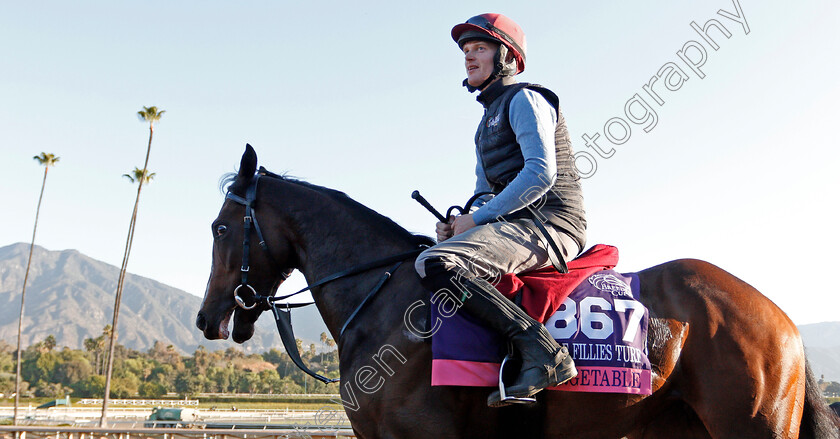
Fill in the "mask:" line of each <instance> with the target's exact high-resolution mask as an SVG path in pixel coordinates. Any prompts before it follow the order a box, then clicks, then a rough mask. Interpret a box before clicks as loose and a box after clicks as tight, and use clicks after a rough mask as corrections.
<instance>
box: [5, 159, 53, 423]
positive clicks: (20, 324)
mask: <svg viewBox="0 0 840 439" xmlns="http://www.w3.org/2000/svg"><path fill="white" fill-rule="evenodd" d="M32 159H33V160H37V161H38V163H40V164H42V165H44V180H43V181H42V182H41V195H40V196H39V197H38V208H37V209H36V210H35V227H34V228H33V229H32V244H30V245H29V261H27V262H26V274H24V275H23V291H22V292H21V293H20V318H18V333H17V370H16V372H15V414H14V419H13V420H12V424H13V425H17V415H18V404H20V335H21V330H22V329H23V305H24V299H25V298H26V281H27V280H28V279H29V266H30V265H31V264H32V250H33V249H34V248H35V232H36V231H37V230H38V216H39V215H40V214H41V200H43V199H44V186H46V184H47V172H48V171H49V170H50V166H55V164H56V163H58V160H59V157H56V156H55V154H47V153H45V152H42V153H41V155H36V156H35V157H32Z"/></svg>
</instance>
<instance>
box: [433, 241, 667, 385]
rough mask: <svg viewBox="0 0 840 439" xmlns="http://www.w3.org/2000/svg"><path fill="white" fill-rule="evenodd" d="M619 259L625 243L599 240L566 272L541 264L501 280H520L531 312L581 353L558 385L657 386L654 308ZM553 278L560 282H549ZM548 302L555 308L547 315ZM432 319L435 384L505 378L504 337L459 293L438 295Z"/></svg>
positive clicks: (511, 284)
mask: <svg viewBox="0 0 840 439" xmlns="http://www.w3.org/2000/svg"><path fill="white" fill-rule="evenodd" d="M617 262H618V250H617V249H616V248H615V247H612V246H606V245H602V244H599V245H596V246H595V247H593V248H591V249H589V250H588V251H586V252H585V253H583V254H582V255H581V257H579V258H577V259H575V260H573V261H571V262H569V270H570V272H569V273H567V274H565V275H560V274H559V273H556V272H555V273H553V274H550V273H548V270H541V271H538V272H531V273H525V274H521V275H518V276H516V277H515V278H514V279H505V278H503V280H502V281H501V282H499V285H497V288H499V291H501V292H503V293H505V294H506V295H509V296H512V295H513V294H516V293H517V291H519V289H520V288H521V294H522V304H523V306H524V308H525V310H526V312H528V314H530V315H531V316H532V317H534V318H535V319H537V320H540V321H541V322H543V323H544V324H545V325H546V328H547V329H548V331H549V333H550V334H551V335H552V336H553V337H554V339H555V340H557V342H558V343H560V344H561V345H565V346H566V347H567V348H568V349H569V352H570V353H571V355H572V358H573V359H574V360H575V365H576V367H577V369H578V377H577V378H574V379H572V380H571V381H569V382H567V383H566V384H563V385H561V386H558V387H553V388H552V390H566V391H580V392H599V393H631V394H642V395H649V394H650V393H651V372H650V361H649V360H648V357H647V329H648V317H649V315H648V310H647V308H646V307H645V306H644V305H642V303H641V302H639V279H638V277H637V276H636V275H635V274H632V273H631V274H620V273H617V272H615V271H613V270H611V268H612V267H614V266H615V264H616V263H617ZM511 277H513V276H511ZM552 278H553V279H554V281H556V282H557V284H558V285H554V286H552V287H549V288H545V286H546V285H547V284H549V283H551V279H552ZM506 283H507V284H506ZM535 287H537V288H535ZM503 288H504V289H503ZM514 288H515V289H514ZM538 288H542V289H538ZM552 303H556V304H557V306H553V305H550V304H552ZM528 304H530V305H528ZM547 307H552V308H551V311H550V312H549V313H548V317H546V318H543V317H544V316H545V313H544V311H543V310H545V309H547ZM431 322H432V325H433V326H432V329H433V330H434V331H435V332H434V335H433V336H432V385H433V386H446V385H455V386H476V387H482V386H486V387H496V386H498V378H499V366H500V363H501V360H502V358H504V356H505V354H506V353H507V351H506V343H505V342H504V340H503V339H502V337H500V336H499V335H498V334H496V333H494V332H493V331H492V330H490V329H488V328H485V327H483V326H482V325H481V324H480V323H479V322H478V321H477V320H475V319H473V318H471V317H470V316H469V315H468V314H467V313H464V312H457V301H455V300H447V299H446V298H444V297H438V298H437V300H435V299H433V303H432V309H431Z"/></svg>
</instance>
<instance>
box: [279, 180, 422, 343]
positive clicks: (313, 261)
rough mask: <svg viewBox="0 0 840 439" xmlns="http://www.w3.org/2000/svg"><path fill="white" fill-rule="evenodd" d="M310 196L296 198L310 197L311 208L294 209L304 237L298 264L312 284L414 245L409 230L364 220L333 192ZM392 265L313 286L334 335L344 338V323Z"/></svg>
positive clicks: (299, 243)
mask: <svg viewBox="0 0 840 439" xmlns="http://www.w3.org/2000/svg"><path fill="white" fill-rule="evenodd" d="M309 191H313V189H309ZM308 195H310V196H309V197H296V198H297V199H299V200H305V204H306V206H307V207H306V208H292V209H289V211H291V212H293V216H294V222H295V223H296V224H298V230H297V233H298V235H299V236H298V238H299V239H298V241H297V242H296V243H295V247H296V249H295V251H296V253H297V254H298V257H299V259H300V264H301V266H300V267H298V268H299V270H300V271H301V272H302V273H303V275H304V277H305V278H306V281H307V283H308V284H310V285H312V284H313V283H315V282H317V281H319V280H321V279H324V278H326V277H327V276H330V275H333V274H335V273H339V272H341V271H344V270H347V269H350V268H352V267H355V266H357V265H360V264H365V263H369V262H373V261H376V260H379V259H382V258H386V257H388V256H393V255H396V254H399V253H402V252H406V251H409V250H411V249H412V247H413V246H414V244H413V243H412V242H411V240H410V239H407V237H406V236H404V235H403V236H398V235H397V234H393V233H391V234H389V233H382V232H381V230H382V229H383V228H384V227H378V226H377V223H376V221H378V220H381V218H370V222H368V221H365V220H366V219H367V218H362V219H360V218H359V213H358V212H352V211H351V209H353V207H352V206H348V205H345V204H343V203H339V202H337V201H335V200H334V199H332V197H330V196H328V195H325V194H321V193H317V191H316V193H315V194H311V193H310V194H308ZM313 198H314V199H313ZM292 207H295V206H292ZM385 229H387V228H385ZM388 268H389V267H387V266H382V267H379V268H373V269H371V270H368V271H365V272H364V273H360V274H357V275H353V276H348V277H345V278H341V279H337V280H334V281H332V282H329V283H327V284H325V285H324V286H321V287H316V288H313V290H312V296H313V298H314V299H315V301H316V303H317V304H318V309H319V310H320V312H321V316H322V317H323V318H324V322H325V323H326V324H327V327H328V329H329V330H330V333H331V334H332V335H333V337H334V338H336V339H338V336H339V332H340V329H341V326H342V325H344V323H345V322H346V321H347V319H348V318H349V316H350V314H351V313H352V312H353V310H354V309H355V308H356V307H357V306H358V304H360V303H361V302H362V300H363V299H364V297H365V296H366V295H367V294H368V293H369V292H370V291H371V290H372V289H373V288H374V286H375V285H376V284H377V283H378V282H379V280H380V279H381V278H382V276H383V275H384V273H385V271H386V270H387V269H388ZM406 269H409V270H412V271H413V269H414V268H413V260H406V261H405V262H404V263H403V264H402V267H401V270H406ZM387 286H388V285H386V286H385V287H387ZM418 286H419V284H418ZM412 295H415V294H412ZM416 295H418V296H419V294H416ZM406 299H408V297H401V300H400V302H402V301H404V300H406Z"/></svg>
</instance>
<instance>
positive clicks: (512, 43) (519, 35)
mask: <svg viewBox="0 0 840 439" xmlns="http://www.w3.org/2000/svg"><path fill="white" fill-rule="evenodd" d="M481 37H485V38H487V39H490V40H493V41H496V42H498V43H500V44H504V45H505V47H507V48H508V50H510V51H511V52H513V58H514V59H515V60H516V68H517V71H516V73H517V74H518V73H522V71H523V70H525V50H526V47H525V32H522V28H520V27H519V25H518V24H516V23H515V22H514V21H513V20H511V19H510V18H507V17H505V16H504V15H502V14H481V15H476V16H475V17H472V18H470V19H469V20H467V22H466V23H461V24H458V25H455V27H453V28H452V39H453V40H455V42H456V43H458V46H459V47H463V45H464V43H466V42H467V41H469V40H472V39H480V38H481Z"/></svg>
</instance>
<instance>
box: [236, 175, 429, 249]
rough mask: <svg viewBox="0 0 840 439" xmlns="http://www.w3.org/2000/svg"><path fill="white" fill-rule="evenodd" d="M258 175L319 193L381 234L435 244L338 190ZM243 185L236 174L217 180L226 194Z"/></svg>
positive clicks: (283, 176)
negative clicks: (369, 222) (370, 222)
mask: <svg viewBox="0 0 840 439" xmlns="http://www.w3.org/2000/svg"><path fill="white" fill-rule="evenodd" d="M258 173H259V174H260V175H262V178H265V177H268V178H273V179H277V180H280V181H284V182H287V183H292V184H296V185H298V186H303V187H305V188H307V189H311V190H314V191H316V192H319V193H321V194H324V195H326V196H328V197H329V198H330V199H332V200H333V201H335V202H337V203H339V204H341V205H342V206H345V207H347V208H348V209H350V210H351V211H353V212H358V213H359V214H360V217H364V218H370V219H372V220H373V221H376V222H377V223H378V224H377V228H378V229H381V230H382V231H383V232H386V233H393V234H395V235H397V236H402V237H405V238H406V239H408V240H410V241H411V242H413V243H416V244H417V245H434V244H435V241H434V240H433V239H432V238H430V237H428V236H424V235H416V234H413V233H411V232H409V231H408V230H406V229H405V228H404V227H402V226H400V225H399V224H397V223H396V222H395V221H394V220H392V219H391V218H388V217H387V216H385V215H382V214H381V213H379V212H377V211H375V210H373V209H371V208H369V207H367V206H365V205H364V204H362V203H359V202H358V201H356V200H354V199H352V198H350V197H349V196H348V195H347V194H346V193H344V192H342V191H339V190H336V189H331V188H328V187H324V186H318V185H316V184H313V183H309V182H308V181H304V180H301V179H298V178H294V177H291V176H288V175H280V174H275V173H273V172H270V171H268V170H266V169H265V168H260V170H259V171H258ZM244 185H245V184H244V182H241V181H238V180H237V174H235V173H230V174H225V175H223V176H222V178H221V179H220V180H219V189H220V190H222V192H226V191H234V192H242V191H244V189H245V188H244V187H243V186H244Z"/></svg>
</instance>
